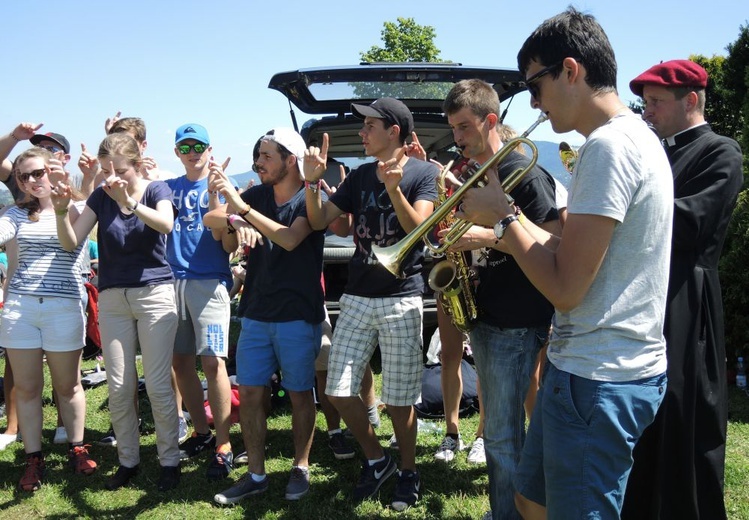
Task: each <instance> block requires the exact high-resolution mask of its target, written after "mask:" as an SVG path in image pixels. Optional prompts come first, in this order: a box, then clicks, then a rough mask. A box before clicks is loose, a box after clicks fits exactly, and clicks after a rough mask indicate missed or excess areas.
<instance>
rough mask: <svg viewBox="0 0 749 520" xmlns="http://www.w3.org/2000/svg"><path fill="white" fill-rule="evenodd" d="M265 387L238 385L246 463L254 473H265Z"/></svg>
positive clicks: (266, 426)
mask: <svg viewBox="0 0 749 520" xmlns="http://www.w3.org/2000/svg"><path fill="white" fill-rule="evenodd" d="M265 388H266V387H264V386H244V385H240V387H239V402H240V403H241V404H240V406H239V419H240V423H241V425H242V438H243V439H244V447H245V449H246V450H247V465H248V467H249V471H250V472H252V473H254V474H256V475H264V474H265V437H266V435H267V432H268V424H267V422H266V421H267V414H266V396H267V393H266V389H265ZM292 421H293V419H292Z"/></svg>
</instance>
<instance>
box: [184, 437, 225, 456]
mask: <svg viewBox="0 0 749 520" xmlns="http://www.w3.org/2000/svg"><path fill="white" fill-rule="evenodd" d="M214 449H216V437H214V436H213V433H211V432H208V433H197V432H193V434H192V437H190V438H189V439H187V440H186V441H185V442H183V443H182V444H180V445H179V460H187V459H190V458H192V457H194V456H195V455H198V454H200V453H202V452H204V451H206V450H208V451H213V450H214Z"/></svg>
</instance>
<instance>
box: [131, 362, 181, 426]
mask: <svg viewBox="0 0 749 520" xmlns="http://www.w3.org/2000/svg"><path fill="white" fill-rule="evenodd" d="M172 388H174V399H175V400H176V401H177V416H179V417H184V416H185V415H184V413H183V412H182V392H180V391H179V385H178V384H177V374H175V373H174V366H172ZM135 402H136V410H137V408H138V405H137V402H138V392H136V393H135Z"/></svg>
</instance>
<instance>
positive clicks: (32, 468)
mask: <svg viewBox="0 0 749 520" xmlns="http://www.w3.org/2000/svg"><path fill="white" fill-rule="evenodd" d="M42 477H44V459H43V458H42V457H39V456H31V457H26V468H25V469H24V470H23V476H22V477H21V480H20V482H18V489H20V490H22V491H37V490H38V489H39V488H40V487H42Z"/></svg>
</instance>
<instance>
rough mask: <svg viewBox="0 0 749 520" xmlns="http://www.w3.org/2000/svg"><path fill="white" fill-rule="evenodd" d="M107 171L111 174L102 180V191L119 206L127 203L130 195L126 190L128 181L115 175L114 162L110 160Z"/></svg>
mask: <svg viewBox="0 0 749 520" xmlns="http://www.w3.org/2000/svg"><path fill="white" fill-rule="evenodd" d="M109 171H110V172H112V175H110V176H109V177H107V178H106V179H105V180H104V186H103V188H104V193H106V194H107V195H109V196H110V197H111V198H112V199H113V200H114V201H115V202H116V203H117V204H118V205H119V206H120V207H121V208H122V207H125V206H126V205H127V199H128V198H129V197H130V195H129V194H128V192H127V187H128V183H127V181H126V180H124V179H121V178H120V177H117V175H115V173H114V171H115V170H114V164H113V163H112V162H111V161H110V163H109Z"/></svg>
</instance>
